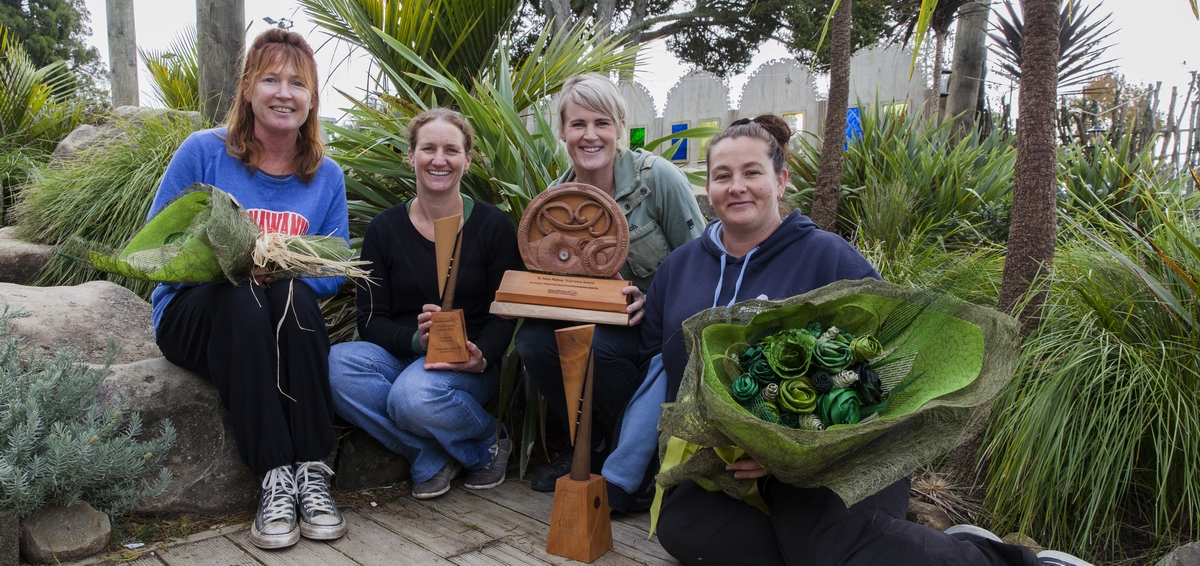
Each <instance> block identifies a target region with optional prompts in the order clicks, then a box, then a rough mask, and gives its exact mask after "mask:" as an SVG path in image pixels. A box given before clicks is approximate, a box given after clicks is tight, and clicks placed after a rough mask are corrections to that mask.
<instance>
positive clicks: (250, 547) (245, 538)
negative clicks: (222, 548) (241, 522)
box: [226, 529, 356, 566]
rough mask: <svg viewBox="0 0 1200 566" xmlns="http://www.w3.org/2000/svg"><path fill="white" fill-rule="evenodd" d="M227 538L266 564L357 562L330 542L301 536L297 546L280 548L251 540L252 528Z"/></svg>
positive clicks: (314, 565) (338, 565)
mask: <svg viewBox="0 0 1200 566" xmlns="http://www.w3.org/2000/svg"><path fill="white" fill-rule="evenodd" d="M226 538H228V539H229V540H230V542H232V543H234V544H236V545H238V547H239V548H241V549H242V551H243V552H245V553H246V554H249V555H250V556H253V557H254V559H255V560H258V561H259V562H261V563H263V564H265V565H266V566H320V565H322V564H329V565H330V566H355V565H356V562H355V561H354V560H351V559H350V558H348V557H347V556H346V555H345V554H342V553H341V552H339V551H338V550H337V549H334V548H332V547H330V546H329V544H328V543H325V542H323V541H317V540H308V539H306V538H303V537H301V538H300V542H298V543H296V545H295V546H290V547H288V548H281V549H278V550H263V549H261V548H258V547H257V546H254V543H252V542H250V530H249V529H247V530H242V531H238V532H236V533H231V534H229V535H228V536H227V537H226Z"/></svg>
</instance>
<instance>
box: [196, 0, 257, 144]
mask: <svg viewBox="0 0 1200 566" xmlns="http://www.w3.org/2000/svg"><path fill="white" fill-rule="evenodd" d="M196 36H197V40H198V43H199V46H198V47H199V55H200V77H199V78H200V106H201V113H202V114H203V115H204V117H205V118H207V119H209V120H211V121H213V122H214V123H220V122H223V121H224V120H225V116H226V115H227V114H228V113H229V108H230V107H231V106H232V105H233V99H234V97H235V96H237V87H238V75H239V73H240V71H241V60H242V56H243V52H244V51H245V50H246V6H245V2H244V0H196Z"/></svg>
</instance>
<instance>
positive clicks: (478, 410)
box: [329, 342, 499, 483]
mask: <svg viewBox="0 0 1200 566" xmlns="http://www.w3.org/2000/svg"><path fill="white" fill-rule="evenodd" d="M498 368H499V365H498V364H497V365H496V366H493V367H489V368H488V369H487V370H486V371H484V372H483V373H465V372H457V371H430V370H426V369H425V356H419V357H412V358H397V357H395V356H393V355H391V354H390V353H388V351H387V350H384V349H383V347H381V346H378V345H376V344H372V343H370V342H346V343H342V344H337V345H335V346H334V347H333V349H332V350H330V352H329V384H330V386H331V387H332V389H333V406H334V409H335V410H336V411H337V414H339V415H341V416H342V418H344V419H346V420H347V421H350V422H351V423H353V424H355V425H357V426H359V427H361V428H362V429H363V430H366V431H367V432H368V433H370V435H371V436H373V437H375V438H376V439H378V440H379V441H380V442H382V443H383V445H384V446H387V447H388V448H389V449H391V450H392V451H393V452H395V453H397V454H400V455H401V456H404V458H405V459H406V460H408V462H409V464H411V466H412V478H413V482H414V483H419V482H423V481H426V480H428V479H430V478H432V477H433V476H434V474H436V473H437V472H438V470H441V469H442V466H444V465H446V463H447V462H449V461H450V459H451V458H453V459H455V460H458V462H459V463H460V464H462V465H463V467H464V468H466V469H468V470H477V469H479V468H482V467H484V466H486V465H487V464H488V462H490V461H491V454H490V453H489V452H488V449H489V448H491V446H492V444H494V443H495V442H496V418H495V417H493V416H492V415H491V414H489V413H488V412H487V411H486V410H484V408H483V403H484V402H486V401H487V400H488V398H489V397H491V395H492V392H493V391H495V389H496V384H497V382H498V381H499V371H498Z"/></svg>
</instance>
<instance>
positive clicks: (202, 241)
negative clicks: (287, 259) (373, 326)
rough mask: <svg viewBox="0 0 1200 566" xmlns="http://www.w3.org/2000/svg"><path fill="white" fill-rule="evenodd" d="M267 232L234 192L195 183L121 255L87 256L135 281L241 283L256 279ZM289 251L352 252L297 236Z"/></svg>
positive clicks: (309, 272)
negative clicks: (258, 248)
mask: <svg viewBox="0 0 1200 566" xmlns="http://www.w3.org/2000/svg"><path fill="white" fill-rule="evenodd" d="M261 233H262V229H261V228H259V226H258V224H256V223H255V222H254V220H253V219H251V218H250V216H249V215H248V214H246V212H245V210H243V209H242V207H241V206H239V205H238V203H237V202H236V201H235V200H234V199H233V197H231V196H229V194H228V193H226V192H224V191H222V190H220V189H218V188H216V187H213V186H211V185H205V184H202V183H195V184H193V185H191V186H189V187H188V188H186V189H184V191H183V192H182V193H180V195H179V196H178V197H176V198H175V199H174V200H172V201H171V203H170V204H168V205H167V206H166V207H164V208H163V209H162V210H161V211H160V212H159V213H158V214H156V215H155V216H154V217H153V218H151V219H150V221H149V222H147V223H146V225H145V226H144V227H142V229H141V230H139V231H138V233H137V234H135V235H134V236H133V238H132V239H131V240H130V241H129V243H128V244H126V245H125V248H124V249H123V250H121V251H120V252H119V253H117V254H115V255H113V254H105V253H101V252H98V251H89V252H88V253H87V258H88V262H89V263H91V265H92V267H95V268H96V269H99V270H101V271H106V272H109V273H116V274H118V275H124V276H126V277H131V278H134V279H142V280H146V281H157V282H161V283H209V282H213V281H218V280H220V279H222V278H224V279H227V280H229V281H230V282H231V283H234V284H237V283H240V282H242V281H245V280H247V279H249V278H250V274H251V271H253V269H254V262H253V260H252V257H251V256H252V251H253V249H254V244H255V240H256V239H257V238H258V236H259V235H260V234H261ZM82 245H83V246H86V244H82ZM288 249H289V251H292V252H295V253H297V254H305V255H315V256H317V257H320V258H324V259H329V260H336V261H344V260H347V259H349V258H350V256H351V254H352V252H351V250H350V249H349V248H348V247H347V246H346V242H345V241H344V240H342V239H341V238H336V237H324V236H303V237H297V238H295V241H293V242H291V243H289V245H288ZM341 274H342V273H339V272H338V271H337V270H336V269H312V268H309V269H303V270H296V269H292V270H284V269H271V270H270V275H272V276H274V277H276V278H279V279H283V278H291V277H323V276H331V275H341Z"/></svg>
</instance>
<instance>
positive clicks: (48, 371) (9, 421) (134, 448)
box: [0, 307, 175, 517]
mask: <svg viewBox="0 0 1200 566" xmlns="http://www.w3.org/2000/svg"><path fill="white" fill-rule="evenodd" d="M17 316H20V315H19V314H17V313H13V312H10V310H9V309H8V307H5V308H4V309H3V310H2V311H0V439H2V440H0V508H3V509H11V510H14V511H16V512H17V514H18V515H19V516H21V517H27V516H29V515H32V514H34V513H36V512H37V511H38V510H39V509H41V508H43V507H45V506H47V505H69V504H71V503H74V502H76V501H86V502H87V503H88V504H90V505H91V506H92V507H95V508H96V509H99V510H101V511H103V512H105V513H108V514H109V515H114V516H115V515H120V514H122V513H125V512H128V511H130V510H132V509H133V508H134V507H136V506H137V505H138V504H139V503H141V502H142V501H144V500H146V499H147V498H150V497H154V496H157V495H159V494H161V493H162V492H163V491H164V490H166V487H167V484H168V483H169V482H170V481H171V473H170V471H169V470H167V469H166V468H164V467H160V464H161V463H162V462H163V460H164V458H165V457H166V453H167V450H168V449H169V448H170V446H171V444H172V443H174V441H175V429H174V428H173V427H172V426H171V423H170V422H168V421H163V424H162V426H161V428H160V430H159V432H158V436H157V437H154V438H150V439H148V440H140V439H139V438H140V437H142V436H143V435H142V421H141V419H140V417H139V416H138V414H137V413H128V414H126V413H123V412H122V411H121V410H120V409H119V408H116V407H105V406H103V405H101V403H100V401H99V397H98V386H99V385H100V382H101V381H103V380H104V377H105V375H106V374H107V370H108V364H105V365H104V366H101V367H95V366H89V365H87V364H84V363H82V362H79V361H78V360H77V359H76V358H75V356H73V355H72V354H70V353H67V352H60V353H59V354H58V355H56V356H55V357H53V358H50V359H44V358H41V357H39V355H38V354H37V348H33V349H32V350H31V351H30V353H28V354H23V353H22V352H21V350H20V347H19V346H20V345H19V340H18V338H17V337H15V336H12V335H10V330H9V327H8V326H9V322H10V320H11V319H13V318H14V317H17ZM155 470H157V473H156V472H155Z"/></svg>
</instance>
